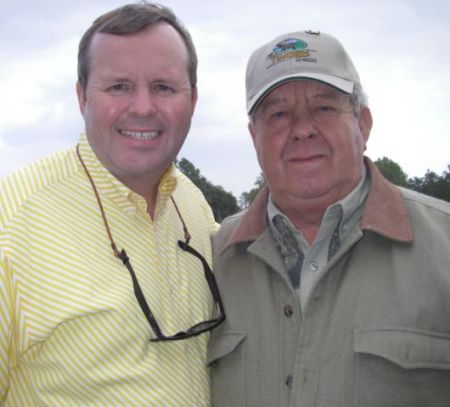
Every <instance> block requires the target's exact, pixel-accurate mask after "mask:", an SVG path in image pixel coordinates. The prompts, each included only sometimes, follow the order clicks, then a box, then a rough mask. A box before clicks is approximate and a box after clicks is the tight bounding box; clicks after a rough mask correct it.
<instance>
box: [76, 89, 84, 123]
mask: <svg viewBox="0 0 450 407" xmlns="http://www.w3.org/2000/svg"><path fill="white" fill-rule="evenodd" d="M76 91H77V97H78V107H79V109H80V112H81V114H82V115H83V116H84V108H85V106H86V93H85V91H84V89H83V87H82V86H81V84H80V82H77V85H76Z"/></svg>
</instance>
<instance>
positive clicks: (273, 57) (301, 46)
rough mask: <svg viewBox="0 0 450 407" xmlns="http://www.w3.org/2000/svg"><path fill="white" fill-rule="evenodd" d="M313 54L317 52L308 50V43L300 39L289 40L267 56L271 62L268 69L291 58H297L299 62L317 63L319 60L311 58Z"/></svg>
mask: <svg viewBox="0 0 450 407" xmlns="http://www.w3.org/2000/svg"><path fill="white" fill-rule="evenodd" d="M311 52H315V51H314V50H312V49H310V48H308V43H307V42H305V41H303V40H301V39H299V38H293V37H291V38H287V39H286V40H283V41H281V42H279V43H278V44H276V45H275V47H274V48H273V49H272V52H271V53H270V54H269V55H267V59H268V60H270V62H271V64H270V65H269V66H267V68H270V67H271V66H273V65H275V64H278V63H280V62H283V61H285V60H287V59H291V58H295V59H296V60H297V61H298V62H317V59H315V58H311Z"/></svg>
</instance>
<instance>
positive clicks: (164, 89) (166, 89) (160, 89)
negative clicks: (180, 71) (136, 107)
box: [153, 83, 175, 95]
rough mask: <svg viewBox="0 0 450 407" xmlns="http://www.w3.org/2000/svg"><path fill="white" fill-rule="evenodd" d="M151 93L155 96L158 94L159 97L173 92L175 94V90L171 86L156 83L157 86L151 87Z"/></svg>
mask: <svg viewBox="0 0 450 407" xmlns="http://www.w3.org/2000/svg"><path fill="white" fill-rule="evenodd" d="M153 91H154V92H155V93H156V94H160V95H164V94H171V93H174V92H175V90H174V89H173V88H172V87H171V86H169V85H166V84H164V83H157V84H156V85H155V86H154V87H153Z"/></svg>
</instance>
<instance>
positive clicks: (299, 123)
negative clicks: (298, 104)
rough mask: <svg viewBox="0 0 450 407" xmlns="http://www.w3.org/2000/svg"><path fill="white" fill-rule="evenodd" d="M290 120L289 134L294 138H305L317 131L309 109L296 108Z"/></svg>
mask: <svg viewBox="0 0 450 407" xmlns="http://www.w3.org/2000/svg"><path fill="white" fill-rule="evenodd" d="M291 120H292V122H291V135H292V137H293V138H294V139H295V140H300V141H303V140H307V139H309V138H311V137H314V135H315V134H316V133H317V128H316V126H315V121H314V117H313V115H312V114H311V112H310V110H309V109H298V110H296V111H295V112H294V113H293V115H292V119H291Z"/></svg>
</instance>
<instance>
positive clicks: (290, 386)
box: [285, 375, 294, 389]
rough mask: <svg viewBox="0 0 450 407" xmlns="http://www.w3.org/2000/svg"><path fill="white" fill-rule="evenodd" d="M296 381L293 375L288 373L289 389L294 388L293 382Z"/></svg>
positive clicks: (287, 384) (287, 383)
mask: <svg viewBox="0 0 450 407" xmlns="http://www.w3.org/2000/svg"><path fill="white" fill-rule="evenodd" d="M293 381H294V379H293V377H292V375H287V377H286V382H285V383H286V386H287V387H288V388H289V389H292V382H293Z"/></svg>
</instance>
